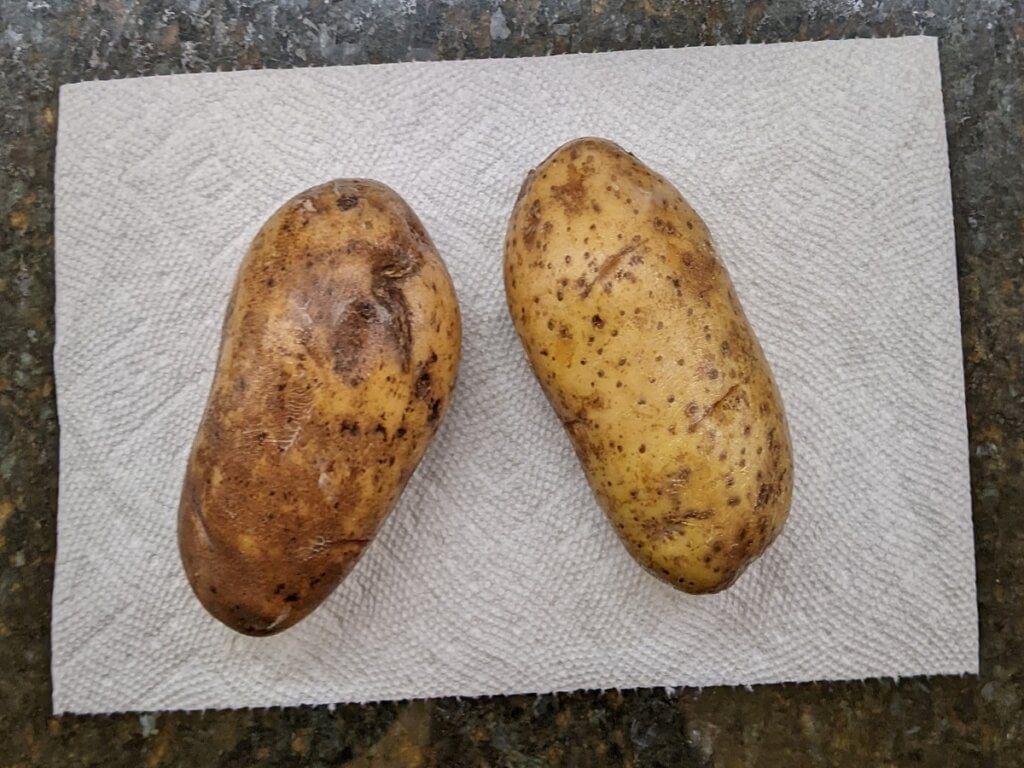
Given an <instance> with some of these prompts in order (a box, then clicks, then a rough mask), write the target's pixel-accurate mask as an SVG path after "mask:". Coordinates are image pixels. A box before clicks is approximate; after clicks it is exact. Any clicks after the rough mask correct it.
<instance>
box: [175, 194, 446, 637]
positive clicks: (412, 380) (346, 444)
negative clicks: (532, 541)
mask: <svg viewBox="0 0 1024 768" xmlns="http://www.w3.org/2000/svg"><path fill="white" fill-rule="evenodd" d="M460 343H461V324H460V317H459V308H458V303H457V300H456V297H455V291H454V288H453V287H452V283H451V279H450V277H449V275H448V272H447V270H446V268H445V265H444V262H443V261H442V260H441V258H440V257H439V256H438V254H437V251H436V250H435V248H434V245H433V243H432V242H431V240H430V237H429V236H428V235H427V233H426V230H425V229H424V228H423V225H422V224H421V223H420V221H419V219H418V218H417V217H416V215H415V213H413V211H412V210H411V209H410V208H409V207H408V205H406V204H405V202H404V201H403V200H402V198H401V197H399V196H398V195H397V194H396V193H395V192H394V191H392V190H391V189H389V188H388V187H386V186H385V185H383V184H380V183H377V182H374V181H367V180H354V179H340V180H337V181H332V182H328V183H326V184H323V185H321V186H318V187H314V188H312V189H309V190H307V191H305V192H303V193H301V194H299V195H298V196H296V197H294V198H293V199H291V200H289V201H288V202H287V203H285V204H284V205H283V206H282V207H281V208H280V209H279V210H278V211H277V212H276V213H274V215H273V216H272V217H271V218H270V219H269V220H268V221H267V222H266V224H265V225H264V226H263V228H262V229H261V230H260V232H259V233H258V234H257V235H256V237H255V239H254V240H253V242H252V245H251V246H250V247H249V251H248V253H247V254H246V256H245V258H244V260H243V262H242V265H241V267H240V269H239V273H238V277H237V280H236V283H235V287H234V291H233V293H232V295H231V300H230V303H229V306H228V310H227V315H226V317H225V321H224V329H223V336H222V341H221V347H220V354H219V360H218V363H217V370H216V374H215V377H214V380H213V385H212V388H211V392H210V396H209V400H208V402H207V405H206V411H205V413H204V415H203V419H202V422H201V424H200V427H199V430H198V433H197V435H196V438H195V442H194V444H193V447H192V453H191V456H190V458H189V461H188V469H187V472H186V477H185V482H184V487H183V489H182V495H181V503H180V505H179V510H178V539H179V547H180V551H181V558H182V562H183V564H184V567H185V572H186V573H187V575H188V579H189V583H190V584H191V585H192V589H193V591H194V592H195V594H196V596H197V597H198V598H199V600H200V601H201V602H202V603H203V605H204V606H205V607H206V608H207V610H209V612H210V613H211V614H213V615H214V616H215V617H216V618H218V619H219V620H220V621H222V622H223V623H225V624H226V625H227V626H229V627H231V628H232V629H235V630H237V631H239V632H242V633H245V634H249V635H269V634H273V633H275V632H280V631H281V630H283V629H285V628H287V627H290V626H291V625H293V624H295V623H296V622H297V621H299V620H300V619H302V618H303V617H305V616H306V615H308V614H309V613H310V612H311V611H312V610H313V609H314V608H316V607H317V605H319V604H320V602H321V601H322V600H323V599H324V598H325V597H327V595H329V594H330V593H331V591H332V590H333V589H334V588H335V587H336V586H337V585H338V583H339V582H340V581H341V580H342V579H343V578H344V577H345V575H346V574H347V573H348V572H349V571H350V570H351V569H352V567H353V566H354V565H355V563H356V560H357V559H358V558H359V556H360V555H361V554H362V552H363V550H364V549H365V548H366V546H367V544H368V543H369V542H370V540H371V539H372V538H373V536H374V535H375V534H376V532H377V529H378V528H379V527H380V524H381V523H382V522H383V520H384V518H385V517H386V516H387V514H388V513H389V512H390V511H391V509H392V507H394V505H395V503H396V502H397V500H398V497H399V495H400V494H401V492H402V490H403V488H404V487H405V484H406V482H407V481H408V479H409V477H410V476H411V475H412V473H413V471H414V470H415V469H416V465H417V464H418V463H419V461H420V459H421V458H422V456H423V454H424V452H425V450H426V448H427V445H428V444H429V443H430V440H431V438H432V437H433V435H434V432H435V431H436V430H437V427H438V425H439V424H440V422H441V419H442V417H443V416H444V413H445V410H446V408H447V406H448V402H449V398H450V396H451V392H452V388H453V386H454V383H455V377H456V373H457V370H458V365H459V356H460Z"/></svg>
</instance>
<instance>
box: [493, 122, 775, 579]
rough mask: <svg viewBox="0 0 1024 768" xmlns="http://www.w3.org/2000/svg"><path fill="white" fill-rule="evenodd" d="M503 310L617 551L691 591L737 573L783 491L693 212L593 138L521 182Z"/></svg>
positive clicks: (766, 384) (742, 348)
mask: <svg viewBox="0 0 1024 768" xmlns="http://www.w3.org/2000/svg"><path fill="white" fill-rule="evenodd" d="M505 290H506V295H507V299H508V306H509V310H510V312H511V315H512V320H513V323H514V324H515V328H516V331H517V332H518V334H519V338H520V340H521V341H522V343H523V346H524V347H525V350H526V354H527V357H528V358H529V362H530V365H531V367H532V368H533V371H534V373H535V374H536V376H537V378H538V380H539V381H540V384H541V386H542V387H543V389H544V392H545V393H546V395H547V397H548V400H549V401H550V402H551V405H552V406H553V407H554V409H555V412H556V413H557V414H558V417H559V418H560V419H561V420H562V424H563V425H564V426H565V429H566V431H567V432H568V433H569V437H570V438H571V440H572V443H573V446H574V447H575V449H576V454H577V456H578V457H579V460H580V463H581V464H582V466H583V469H584V471H585V473H586V476H587V480H588V481H589V483H590V486H591V488H592V489H593V491H594V494H595V496H596V497H597V500H598V502H599V503H600V505H601V506H602V507H603V508H604V510H605V512H606V513H607V515H608V518H609V520H610V521H611V523H612V524H613V526H614V527H615V530H616V531H617V532H618V534H619V536H620V537H621V539H622V541H623V543H624V544H625V545H626V547H627V549H628V550H629V552H630V553H631V554H632V555H633V556H634V557H635V558H636V559H637V560H638V561H639V562H640V563H641V564H642V565H643V566H644V567H646V568H647V569H648V570H649V571H650V572H651V573H653V574H654V575H656V576H658V577H659V578H661V579H662V580H664V581H666V582H668V583H669V584H671V585H673V586H674V587H677V588H679V589H682V590H685V591H687V592H692V593H701V592H715V591H718V590H721V589H724V588H726V587H728V586H729V585H730V584H732V583H733V581H735V579H736V578H737V577H738V576H739V574H740V573H741V572H742V571H743V569H744V568H745V567H746V565H747V564H748V563H750V561H751V560H753V559H754V558H756V557H757V556H758V555H759V554H760V553H761V552H762V551H763V550H764V549H765V547H767V546H768V545H769V544H770V543H771V542H772V540H773V539H775V537H776V536H777V535H778V533H779V531H780V530H781V528H782V525H783V523H784V522H785V520H786V516H787V515H788V512H789V504H790V497H791V495H792V486H793V470H792V459H791V453H790V444H789V432H788V429H787V426H786V418H785V415H784V413H783V409H782V401H781V399H780V397H779V392H778V390H777V389H776V387H775V384H774V382H773V380H772V375H771V372H770V371H769V369H768V364H767V362H766V361H765V358H764V354H763V352H762V351H761V347H760V345H759V344H758V342H757V339H756V338H755V337H754V333H753V331H752V330H751V328H750V325H749V324H748V322H747V320H746V317H745V316H744V314H743V310H742V308H741V307H740V304H739V302H738V301H737V299H736V294H735V293H734V291H733V288H732V284H731V282H730V280H729V276H728V274H727V273H726V271H725V268H724V267H723V266H722V263H721V262H720V261H719V259H718V257H717V256H716V254H715V249H714V246H713V245H712V244H711V236H710V235H709V234H708V230H707V228H706V227H705V226H704V222H703V221H701V219H700V217H699V216H698V215H697V214H696V213H694V211H693V209H692V208H690V206H689V205H688V204H687V203H686V201H685V200H684V199H683V198H682V197H681V196H680V194H679V193H678V192H677V191H676V189H675V188H674V187H673V186H672V185H671V184H669V182H668V181H666V180H665V179H664V178H662V177H661V176H658V175H657V174H655V173H654V172H653V171H651V170H650V169H649V168H647V167H646V166H645V165H643V164H642V163H641V162H639V161H638V160H637V159H636V158H635V157H634V156H633V155H631V154H629V153H627V152H625V151H624V150H623V149H621V148H620V147H618V146H617V145H615V144H613V143H611V142H608V141H604V140H601V139H593V138H587V139H578V140H576V141H572V142H570V143H569V144H566V145H565V146H563V147H561V148H560V149H558V150H557V151H556V152H555V153H554V154H552V155H551V156H550V157H549V158H548V159H547V160H545V161H544V162H543V163H542V164H541V165H540V167H538V168H537V169H535V170H534V171H532V172H531V173H530V174H529V175H528V176H527V178H526V181H525V182H524V183H523V186H522V189H521V191H520V193H519V198H518V200H517V202H516V205H515V209H514V210H513V212H512V217H511V220H510V221H509V225H508V235H507V237H506V240H505Z"/></svg>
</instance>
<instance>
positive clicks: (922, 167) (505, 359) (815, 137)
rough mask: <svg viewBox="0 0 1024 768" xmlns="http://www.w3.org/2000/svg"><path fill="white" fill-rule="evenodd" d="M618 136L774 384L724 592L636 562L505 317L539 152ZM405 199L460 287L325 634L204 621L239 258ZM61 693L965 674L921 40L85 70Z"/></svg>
mask: <svg viewBox="0 0 1024 768" xmlns="http://www.w3.org/2000/svg"><path fill="white" fill-rule="evenodd" d="M586 134H591V135H598V136H605V137H608V138H610V139H613V140H614V141H617V142H619V143H620V144H622V145H623V146H624V147H626V148H628V149H630V150H632V151H633V152H635V153H636V154H637V155H638V156H639V157H640V158H641V159H642V160H643V161H644V162H646V163H648V164H649V165H650V166H651V167H653V168H655V169H656V170H658V171H659V172H661V173H663V174H664V175H665V176H667V177H668V178H669V179H670V180H672V181H673V182H674V183H675V184H676V185H677V186H678V188H679V189H680V190H681V191H682V192H683V194H684V195H685V196H686V197H687V199H688V200H689V201H690V202H691V203H692V204H693V205H694V207H695V208H696V209H697V210H698V212H699V213H700V214H701V215H702V216H703V217H704V218H705V220H706V221H707V223H708V225H709V227H710V228H711V231H712V233H713V234H714V237H715V239H716V241H717V244H718V248H719V252H720V254H721V256H722V258H723V259H724V260H725V262H726V263H727V265H728V268H729V270H730V272H731V274H732V276H733V278H734V280H735V283H736V286H737V289H738V291H739V294H740V297H741V299H742V301H743V303H744V305H745V307H746V309H747V312H748V314H749V317H750V320H751V322H752V323H753V326H754V328H755V329H756V332H757V334H758V335H759V337H760V338H761V340H762V342H763V344H764V347H765V350H766V353H767V356H768V358H769V360H770V362H771V364H772V366H773V368H774V371H775V374H776V376H777V379H778V383H779V385H780V388H781V390H782V393H783V396H784V399H785V402H786V405H787V410H788V413H789V419H790V424H791V428H792V433H793V441H794V448H795V454H796V492H795V498H794V503H793V509H792V514H791V517H790V521H789V524H788V526H787V527H786V529H785V532H784V534H783V535H782V536H781V538H780V539H779V540H778V541H777V542H776V543H775V545H774V546H773V547H772V548H771V549H770V551H769V552H768V553H766V554H765V556H764V557H763V558H762V559H761V560H759V561H758V562H757V563H756V564H755V565H754V566H752V567H751V568H750V569H749V570H748V571H747V573H746V574H745V575H744V576H743V577H742V578H741V579H740V581H739V582H738V583H737V584H736V585H735V586H734V587H732V588H731V589H730V590H728V591H727V592H725V593H723V594H718V595H713V596H702V597H694V596H688V595H685V594H682V593H680V592H676V591H674V590H673V589H671V588H670V587H668V586H666V585H665V584H662V583H660V582H658V581H657V580H655V579H653V578H651V577H650V576H649V575H647V574H646V573H644V572H643V571H642V570H641V569H640V568H639V567H638V566H637V565H636V564H635V563H634V562H633V561H632V560H631V559H630V557H629V556H628V555H627V554H626V551H625V550H624V549H623V547H622V546H621V545H620V544H619V542H618V541H617V540H616V537H615V535H614V534H613V532H612V530H611V528H610V526H609V525H608V524H607V522H606V521H605V519H604V517H603V515H602V513H601V512H600V510H599V509H598V507H597V505H596V504H595V502H594V500H593V499H592V497H591V494H590V492H589V490H588V488H587V486H586V483H585V481H584V479H583V475H582V473H581V471H580V470H579V468H578V466H577V464H576V460H575V458H574V456H573V453H572V450H571V449H570V446H569V443H568V440H567V438H566V437H565V435H564V434H563V432H562V428H561V426H560V425H559V423H558V421H557V419H556V418H555V417H554V415H553V414H552V412H551V410H550V409H549V407H548V405H547V404H546V402H545V400H544V398H543V396H542V394H541V392H540V389H539V388H538V386H537V385H536V383H535V382H534V380H533V377H532V375H531V374H530V372H529V370H528V368H527V365H526V362H525V360H524V357H523V354H522V352H521V350H520V347H519V343H518V341H517V340H516V338H515V334H514V332H513V330H512V326H511V324H510V322H509V319H508V317H507V313H506V309H505V306H504V297H503V290H502V279H501V249H502V239H503V234H504V228H505V223H506V221H507V217H508V214H509V212H510V209H511V206H512V203H513V200H514V198H515V194H516V190H517V188H518V186H519V183H520V181H521V180H522V178H523V176H524V174H525V173H526V172H527V170H529V168H530V167H531V166H532V165H534V164H536V163H538V162H539V161H540V160H542V159H543V158H544V157H545V156H546V155H547V154H548V153H549V152H550V151H551V150H552V149H554V148H555V147H557V146H558V145H559V144H561V143H562V142H564V141H566V140H568V139H571V138H573V137H576V136H580V135H586ZM352 176H365V177H371V178H376V179H379V180H381V181H384V182H386V183H387V184H389V185H391V186H392V187H394V188H395V189H396V190H398V192H399V193H400V194H402V195H403V196H404V197H405V198H406V200H408V202H409V203H410V204H411V205H412V206H413V208H414V209H415V210H416V211H417V212H418V213H419V215H420V216H421V217H422V219H423V221H424V223H425V224H426V226H427V228H428V230H429V231H430V233H431V235H432V236H433V238H434V240H435V242H436V244H437V246H438V249H439V250H440V252H441V253H442V254H443V256H444V257H445V259H446V260H447V262H448V264H449V267H450V269H451V272H452V276H453V279H454V281H455V284H456V288H457V290H458V293H459V298H460V300H461V303H462V310H463V317H464V325H465V328H464V333H465V341H464V358H463V366H462V371H461V376H460V378H459V382H458V387H457V391H456V395H455V398H454V402H453V404H452V408H451V411H450V413H449V415H448V418H447V420H446V421H445V423H444V425H443V427H442V429H441V431H440V433H439V434H438V436H437V439H436V440H435V442H434V444H433V446H432V447H431V449H430V451H429V453H428V455H427V457H426V459H425V460H424V462H423V464H422V465H421V466H420V469H419V470H418V472H417V473H416V475H415V477H414V478H413V480H412V482H411V483H410V484H409V487H408V489H407V490H406V492H405V494H404V496H403V498H402V501H401V503H400V504H399V506H398V508H397V509H396V510H395V511H394V513H393V514H392V516H391V517H390V519H389V520H388V522H387V523H386V525H385V526H384V528H383V530H382V531H381V533H380V536H379V537H378V539H377V540H376V541H375V542H374V543H373V545H372V546H371V547H370V549H369V551H368V552H367V554H366V556H365V557H364V559H363V560H362V561H361V562H360V563H359V565H358V567H357V568H356V569H355V571H354V572H353V573H352V575H351V576H350V577H349V578H348V580H347V581H346V582H344V584H343V585H342V586H341V587H340V588H339V589H338V591H337V592H336V593H335V594H334V595H333V596H332V597H331V598H329V599H328V600H327V602H326V603H325V604H324V605H323V606H322V607H321V608H320V609H319V610H318V611H317V612H316V613H315V614H314V615H313V616H312V617H310V618H309V619H307V620H306V621H304V622H302V623H301V624H299V625H298V626H296V627H295V628H293V629H291V630H289V631H287V632H285V633H283V634H282V635H279V636H275V637H271V638H265V639H254V638H247V637H243V636H240V635H237V634H235V633H234V632H232V631H231V630H229V629H227V628H225V627H224V626H222V625H221V624H219V623H218V622H216V621H214V620H213V619H211V618H210V617H209V616H208V615H207V614H206V613H205V611H204V610H203V609H202V607H201V606H200V605H199V603H198V602H197V601H196V599H195V598H194V597H193V596H192V594H191V592H190V590H189V587H188V585H187V583H186V581H185V577H184V575H183V572H182V568H181V565H180V563H179V560H178V552H177V546H176V538H175V525H176V508H177V501H178V494H179V488H180V484H181V480H182V476H183V472H184V468H185V459H186V454H187V452H188V449H189V444H190V441H191V439H192V436H193V434H194V430H195V428H196V426H197V424H198V421H199V418H200V415H201V413H202V409H203V404H204V400H205V396H206V393H207V388H208V386H209V384H210V380H211V376H212V374H213V366H214V360H215V351H216V347H217V344H218V339H219V332H220V322H221V318H222V316H223V313H224V308H225V302H226V298H227V295H228V291H229V289H230V286H231V282H232V279H233V276H234V273H235V270H236V268H237V266H238V263H239V260H240V258H241V256H242V254H243V252H244V250H245V248H246V246H247V244H248V242H249V240H250V238H251V237H252V236H253V234H254V233H255V232H256V230H257V229H258V228H259V226H260V225H261V224H262V223H263V221H264V220H265V219H266V217H267V216H268V215H269V214H270V213H271V212H272V211H273V210H274V209H275V208H276V207H277V206H278V205H279V204H280V203H281V202H282V201H283V200H285V199H286V198H288V197H289V196H291V195H292V194H294V193H296V192H298V191H300V190H302V189H304V188H306V187H309V186H311V185H313V184H316V183H319V182H322V181H324V180H327V179H331V178H334V177H352ZM56 194H57V225H56V238H57V240H56V249H57V306H56V312H57V343H56V350H55V361H56V371H57V386H58V402H59V408H60V424H61V463H60V508H59V516H58V558H57V572H56V584H55V588H54V597H53V658H52V668H53V705H54V710H55V711H57V712H65V711H71V712H107V711H112V710H155V709H193V708H202V707H248V706H268V705H286V704H305V703H323V702H341V701H364V700H375V699H394V698H407V697H425V696H446V695H464V696H474V695H481V694H498V693H511V692H527V691H537V692H541V691H560V690H568V689H577V688H606V687H632V686H677V685H691V686H707V685H720V684H727V685H728V684H751V683H764V682H774V681H798V680H814V679H836V678H861V677H871V676H902V675H917V674H941V673H964V672H974V671H976V670H977V663H978V662H977V629H976V604H975V589H974V560H973V546H972V529H971V518H970V496H969V487H968V470H967V450H966V427H965V419H964V400H963V394H964V393H963V377H962V367H961V348H960V335H959V319H958V309H957V287H956V268H955V255H954V244H953V227H952V221H951V211H950V189H949V175H948V168H947V159H946V143H945V132H944V125H943V112H942V100H941V94H940V83H939V69H938V57H937V50H936V43H935V41H934V40H932V39H926V38H909V39H899V40H862V41H848V42H838V43H836V42H831V43H814V44H786V45H768V46H737V47H726V48H698V49H689V50H661V51H635V52H626V53H614V54H598V55H579V56H560V57H550V58H543V59H517V60H491V61H467V62H450V63H417V64H399V65H384V66H366V67H339V68H329V69H306V70H298V71H264V72H246V73H230V74H211V75H188V76H180V77H162V78H147V79H138V80H124V81H120V82H102V83H101V82H94V83H83V84H78V85H71V86H65V87H64V88H63V89H62V90H61V97H60V129H59V140H58V151H57V177H56Z"/></svg>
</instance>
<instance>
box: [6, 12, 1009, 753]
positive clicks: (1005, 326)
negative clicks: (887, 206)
mask: <svg viewBox="0 0 1024 768" xmlns="http://www.w3.org/2000/svg"><path fill="white" fill-rule="evenodd" d="M908 34H928V35H936V36H938V37H939V38H940V41H941V60H942V74H943V82H944V88H943V90H944V95H945V108H946V123H947V128H948V135H949V152H950V166H951V170H952V180H953V203H954V210H955V220H956V232H957V254H958V263H959V277H960V293H961V310H962V316H963V339H964V360H965V366H966V380H967V406H968V421H969V428H970V437H971V441H970V445H971V474H972V489H973V499H974V526H975V537H976V547H977V568H978V599H979V610H980V624H981V675H980V677H979V678H973V677H968V678H951V677H946V678H932V679H926V678H913V679H905V680H900V681H898V682H894V681H891V680H871V681H867V682H850V683H829V684H824V683H823V684H807V685H771V686H760V687H757V688H754V689H753V690H748V689H743V688H739V689H733V688H728V689H727V688H717V689H707V690H702V691H701V690H689V689H684V690H681V691H675V692H666V691H663V690H641V691H631V692H621V693H619V692H605V693H601V692H589V693H587V692H583V693H574V694H561V695H548V696H539V697H538V696H513V697H499V698H490V699H478V700H455V699H443V700H433V701H417V702H406V703H386V704H377V705H370V706H355V705H351V706H338V707H337V708H333V709H331V708H326V707H318V708H300V709H285V710H281V709H274V710H255V711H252V710H247V711H233V712H207V713H172V714H142V715H140V714H126V715H113V716H107V717H63V718H54V717H52V716H51V715H50V680H49V621H50V593H51V588H52V578H53V563H54V554H55V538H56V533H55V531H56V527H55V517H56V506H57V450H58V424H57V413H56V405H55V401H54V389H53V371H52V365H51V352H52V345H53V292H54V285H53V158H54V143H55V138H56V125H57V90H58V87H59V86H60V85H61V84H62V83H67V82H75V81H79V80H90V79H97V78H120V77H135V76H140V75H152V74H168V73H175V72H198V71H209V70H216V69H233V68H236V69H237V68H259V67H302V66H314V65H324V64H357V63H365V62H384V61H405V60H410V59H434V58H440V59H452V58H476V57H487V56H533V55H544V54H550V53H569V52H577V51H593V50H615V49H623V48H641V47H664V46H686V45H699V44H718V43H722V44H725V43H744V42H748V41H749V42H774V41H781V40H816V39H825V38H828V39H838V38H844V37H868V36H893V35H908ZM1022 145H1024V5H1021V3H1020V0H985V2H980V1H975V0H780V1H779V2H772V1H770V0H753V1H752V2H749V3H744V2H740V0H733V1H732V2H729V1H728V0H506V1H505V2H503V3H498V2H485V0H447V1H445V2H434V3H431V2H426V1H425V0H420V2H416V1H415V0H344V1H341V2H334V3H331V2H329V1H328V0H178V2H166V3H161V2H158V1H157V0H91V1H90V2H73V1H72V0H0V203H2V207H3V211H2V219H0V297H2V301H0V680H2V681H3V682H2V683H0V745H2V746H0V767H2V768H8V767H13V766H38V765H54V766H57V765H59V766H104V768H108V767H109V768H113V767H114V766H132V767H135V766H182V767H185V766H187V767H189V768H192V767H194V766H205V765H211V766H212V765H217V766H239V767H241V766H245V767H248V766H276V765H294V764H298V763H301V764H303V765H309V766H351V767H353V768H354V767H356V766H359V767H365V768H369V767H371V766H390V765H399V766H471V765H472V766H478V765H479V766H483V765H488V766H491V765H493V766H507V767H508V768H516V767H519V766H524V767H525V766H534V767H535V766H546V765H578V766H605V765H608V766H612V765H630V766H662V765H664V766H738V765H770V766H774V765H791V766H804V765H808V766H847V765H848V766H868V765H870V766H888V765H907V764H915V765H918V764H919V765H925V766H951V765H956V766H974V765H984V766H1016V765H1020V764H1022V762H1024V757H1022V755H1024V716H1022V714H1021V713H1022V709H1024V702H1022V696H1024V575H1022V572H1024V571H1022V569H1021V568H1020V567H1019V566H1020V564H1024V471H1022V462H1024V380H1022V373H1024V152H1022V150H1021V149H1020V147H1021V146H1022Z"/></svg>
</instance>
